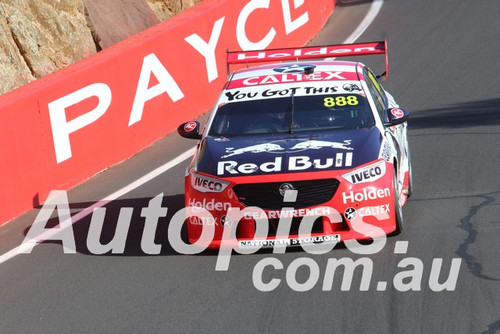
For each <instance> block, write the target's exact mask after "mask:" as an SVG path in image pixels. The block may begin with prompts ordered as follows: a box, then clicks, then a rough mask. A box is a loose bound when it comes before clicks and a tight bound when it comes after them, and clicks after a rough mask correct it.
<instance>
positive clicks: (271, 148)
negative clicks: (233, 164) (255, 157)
mask: <svg viewBox="0 0 500 334" xmlns="http://www.w3.org/2000/svg"><path fill="white" fill-rule="evenodd" d="M283 150H284V148H283V147H281V146H280V145H278V144H273V143H265V144H258V145H252V146H248V147H242V148H238V149H234V148H233V147H227V148H226V153H228V154H226V155H223V156H222V157H221V158H222V159H225V158H229V157H232V156H234V155H240V154H244V153H263V152H276V151H283Z"/></svg>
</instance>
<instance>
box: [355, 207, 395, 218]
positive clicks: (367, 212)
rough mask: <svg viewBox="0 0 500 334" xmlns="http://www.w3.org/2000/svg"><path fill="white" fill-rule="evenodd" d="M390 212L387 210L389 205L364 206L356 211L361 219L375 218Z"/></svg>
mask: <svg viewBox="0 0 500 334" xmlns="http://www.w3.org/2000/svg"><path fill="white" fill-rule="evenodd" d="M390 212H391V210H390V208H389V204H382V205H376V206H365V207H362V208H360V209H358V213H359V215H360V216H361V217H366V216H375V217H377V216H378V215H380V214H383V213H390Z"/></svg>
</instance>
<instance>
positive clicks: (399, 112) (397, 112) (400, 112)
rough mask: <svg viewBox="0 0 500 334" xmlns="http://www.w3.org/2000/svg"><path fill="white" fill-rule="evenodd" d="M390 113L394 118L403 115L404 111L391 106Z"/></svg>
mask: <svg viewBox="0 0 500 334" xmlns="http://www.w3.org/2000/svg"><path fill="white" fill-rule="evenodd" d="M391 114H392V116H394V118H396V119H398V118H401V117H403V116H404V115H405V113H404V112H403V110H401V109H399V108H392V109H391Z"/></svg>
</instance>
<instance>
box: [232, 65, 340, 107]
mask: <svg viewBox="0 0 500 334" xmlns="http://www.w3.org/2000/svg"><path fill="white" fill-rule="evenodd" d="M319 73H322V72H319ZM282 76H283V75H282ZM268 77H269V78H271V77H272V78H274V77H276V76H268ZM268 77H266V78H268ZM310 77H311V78H312V79H311V80H314V74H312V75H311V76H310ZM258 79H259V77H254V78H248V79H245V80H243V81H247V83H246V84H244V83H243V81H241V80H240V81H234V82H232V83H231V84H230V86H229V88H230V90H226V91H225V92H224V95H225V96H226V98H227V102H234V101H241V100H249V99H260V98H268V97H269V98H276V97H284V96H291V95H292V94H293V95H294V96H305V95H316V94H328V93H336V92H337V91H338V89H339V88H338V86H324V87H289V88H286V89H271V88H269V89H265V90H258V91H256V90H251V91H249V90H248V89H246V90H244V91H243V90H236V89H232V88H238V87H245V86H252V85H249V83H252V82H253V83H254V84H253V85H260V84H261V83H260V81H255V82H254V81H249V80H258ZM266 80H274V79H266ZM277 80H278V79H277ZM238 82H239V83H238ZM268 83H280V82H279V81H277V82H268ZM344 105H345V104H344Z"/></svg>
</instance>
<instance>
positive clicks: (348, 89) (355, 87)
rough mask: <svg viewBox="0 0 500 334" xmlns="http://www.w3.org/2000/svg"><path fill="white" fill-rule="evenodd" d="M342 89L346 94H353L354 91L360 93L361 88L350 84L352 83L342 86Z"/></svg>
mask: <svg viewBox="0 0 500 334" xmlns="http://www.w3.org/2000/svg"><path fill="white" fill-rule="evenodd" d="M342 89H344V90H346V91H348V92H354V91H356V92H361V88H360V87H359V86H358V85H356V84H352V83H351V84H344V85H343V86H342Z"/></svg>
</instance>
